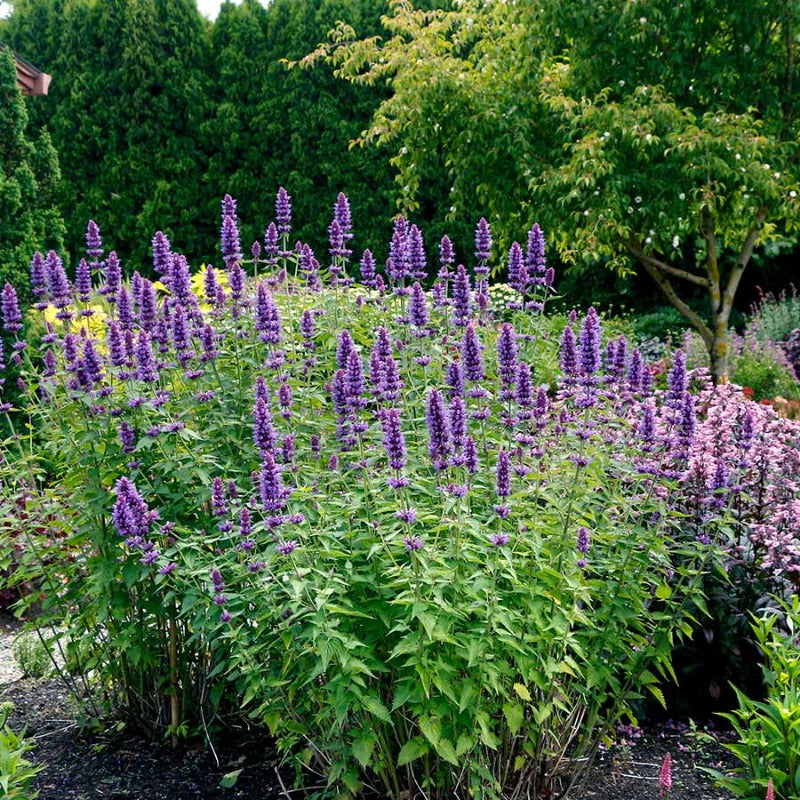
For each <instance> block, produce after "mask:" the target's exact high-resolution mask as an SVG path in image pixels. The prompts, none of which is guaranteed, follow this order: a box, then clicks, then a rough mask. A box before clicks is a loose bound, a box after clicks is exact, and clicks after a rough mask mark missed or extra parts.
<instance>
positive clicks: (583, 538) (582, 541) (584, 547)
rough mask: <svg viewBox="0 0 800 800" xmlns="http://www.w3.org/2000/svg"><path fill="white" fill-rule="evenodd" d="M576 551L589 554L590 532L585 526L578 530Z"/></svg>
mask: <svg viewBox="0 0 800 800" xmlns="http://www.w3.org/2000/svg"><path fill="white" fill-rule="evenodd" d="M576 549H577V551H578V552H579V553H581V554H583V553H588V552H589V531H588V530H587V529H586V528H584V527H583V526H581V527H580V528H578V540H577V544H576Z"/></svg>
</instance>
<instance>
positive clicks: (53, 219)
mask: <svg viewBox="0 0 800 800" xmlns="http://www.w3.org/2000/svg"><path fill="white" fill-rule="evenodd" d="M27 121H28V112H27V108H26V100H25V98H24V97H23V96H22V92H21V91H20V89H19V87H18V86H17V71H16V67H15V65H14V57H13V56H12V54H11V51H10V50H9V49H8V48H4V49H2V50H0V286H2V285H3V284H4V283H5V282H6V281H10V282H13V283H14V284H16V286H17V287H18V288H19V289H20V290H24V287H25V286H26V284H27V277H28V265H29V263H30V259H31V256H32V255H33V253H34V251H35V250H46V249H49V248H51V247H55V248H58V247H61V245H62V244H63V236H64V222H63V220H62V219H61V216H60V214H59V212H58V210H57V208H56V206H55V203H54V200H53V195H54V190H55V186H56V183H57V181H58V178H59V169H58V158H57V156H56V152H55V150H54V149H53V145H52V142H51V140H50V136H49V135H48V133H47V131H45V130H42V131H41V132H40V133H39V135H38V136H37V137H36V138H32V136H31V132H30V131H29V130H27Z"/></svg>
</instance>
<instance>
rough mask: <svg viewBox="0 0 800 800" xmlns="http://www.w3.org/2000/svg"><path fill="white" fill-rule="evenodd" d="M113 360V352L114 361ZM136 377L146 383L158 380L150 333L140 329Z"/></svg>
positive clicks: (137, 344) (137, 342) (137, 345)
mask: <svg viewBox="0 0 800 800" xmlns="http://www.w3.org/2000/svg"><path fill="white" fill-rule="evenodd" d="M113 360H114V359H113V353H112V363H113ZM124 361H125V359H123V362H124ZM136 377H137V378H138V379H139V380H140V381H144V382H145V383H155V382H156V381H157V380H158V366H157V365H156V360H155V357H154V356H153V347H152V345H151V343H150V334H149V333H148V332H147V331H145V330H142V331H139V338H138V339H137V341H136Z"/></svg>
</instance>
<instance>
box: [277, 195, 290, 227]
mask: <svg viewBox="0 0 800 800" xmlns="http://www.w3.org/2000/svg"><path fill="white" fill-rule="evenodd" d="M275 221H276V222H277V223H278V233H280V234H287V233H289V232H290V231H291V230H292V198H291V197H290V195H289V193H288V192H287V191H286V189H284V188H283V186H281V187H280V188H279V189H278V196H277V197H276V198H275Z"/></svg>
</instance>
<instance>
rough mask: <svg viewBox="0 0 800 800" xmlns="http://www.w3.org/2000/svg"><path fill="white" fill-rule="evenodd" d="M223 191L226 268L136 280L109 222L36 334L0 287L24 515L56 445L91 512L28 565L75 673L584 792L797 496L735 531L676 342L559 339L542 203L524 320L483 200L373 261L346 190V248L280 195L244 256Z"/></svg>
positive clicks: (299, 732) (141, 692) (144, 714)
mask: <svg viewBox="0 0 800 800" xmlns="http://www.w3.org/2000/svg"><path fill="white" fill-rule="evenodd" d="M221 210H222V214H221V251H222V254H223V258H224V262H225V268H224V269H219V270H217V269H214V268H213V267H206V268H204V269H203V270H201V271H199V272H197V273H196V274H195V275H194V276H192V275H191V274H190V271H189V266H188V263H187V260H186V259H185V258H184V257H183V256H182V255H180V254H179V253H177V252H174V251H173V250H172V248H171V246H170V243H169V241H168V239H167V237H165V236H164V235H163V234H162V233H158V234H156V236H155V238H154V240H153V260H154V266H155V270H156V272H157V274H158V275H159V276H160V281H159V282H158V283H153V282H151V281H150V280H149V279H147V278H146V277H143V276H142V275H141V274H138V273H135V274H134V275H133V276H132V278H131V279H130V281H123V280H122V279H121V277H120V270H119V261H118V259H117V257H116V255H115V254H114V253H106V252H105V251H104V249H103V245H102V242H101V239H100V233H99V230H98V229H97V226H96V225H94V223H90V226H89V230H88V232H87V245H88V250H87V254H86V258H84V259H81V260H80V261H79V264H78V267H77V269H76V274H75V279H74V282H73V281H70V280H69V279H68V277H67V275H66V273H65V271H64V268H63V263H62V261H61V259H60V258H59V257H58V255H57V254H56V253H55V252H50V253H48V254H47V255H46V256H43V255H41V254H37V255H36V256H35V257H34V259H33V262H32V278H33V281H32V282H33V286H34V293H35V297H36V301H37V303H36V305H37V308H35V309H34V310H33V311H31V315H32V316H35V317H38V318H39V320H40V322H39V326H40V330H41V331H42V333H41V334H40V335H39V336H38V337H37V339H36V340H34V337H33V336H31V337H30V338H31V341H27V340H25V339H24V338H23V334H22V330H23V321H22V314H21V312H20V310H19V307H18V304H17V302H16V298H15V296H14V292H13V289H12V288H11V287H10V286H7V287H5V288H4V289H3V298H2V299H3V304H2V316H3V325H4V328H5V330H6V331H7V332H8V333H9V334H10V335H11V336H12V338H13V339H14V345H13V348H12V351H11V360H12V361H17V362H19V366H20V369H22V371H23V378H24V391H25V394H24V396H23V397H24V402H22V403H20V404H19V405H18V406H17V407H11V406H10V404H8V403H6V404H5V405H4V407H3V410H4V412H5V413H7V414H8V417H9V424H10V425H12V426H14V427H13V429H12V436H11V437H9V439H8V440H7V441H6V442H5V443H4V445H3V447H4V450H5V452H7V453H8V454H9V455H8V461H9V462H11V461H12V460H13V463H15V464H17V465H19V466H18V468H17V473H16V480H17V481H24V482H25V486H26V488H28V489H29V490H30V497H29V499H26V500H25V503H24V507H23V508H22V509H21V513H26V511H27V509H28V507H29V506H30V507H31V508H33V507H36V505H37V501H38V498H37V497H36V493H38V492H41V491H43V490H44V488H45V484H46V482H45V481H43V480H42V473H41V470H42V468H43V467H44V465H47V468H48V469H50V470H52V473H53V474H55V475H58V476H59V488H58V491H57V492H55V493H53V495H52V496H54V497H56V498H58V501H59V502H60V503H62V505H63V509H64V511H63V513H64V516H65V517H66V518H67V519H68V520H69V524H68V525H67V524H65V525H64V528H65V535H64V537H63V538H58V539H50V540H43V539H42V540H38V541H34V542H32V544H31V546H30V547H27V548H26V550H25V552H26V554H27V556H28V557H27V560H26V562H25V569H23V570H20V572H21V577H27V578H28V579H36V580H37V581H40V582H41V584H42V585H43V586H44V587H45V590H46V591H45V592H44V598H43V599H42V600H41V605H42V610H43V613H44V615H45V619H50V620H52V621H53V622H58V623H63V624H64V625H65V626H66V631H65V635H64V638H63V641H62V647H63V649H64V651H65V654H66V658H67V666H68V668H70V669H71V670H72V671H73V672H74V674H76V675H78V676H81V675H82V676H88V674H89V673H90V672H91V673H92V674H93V675H94V679H95V684H94V689H95V696H97V695H98V694H100V695H102V696H104V697H106V698H110V699H111V701H112V702H113V703H114V704H118V705H119V707H121V708H122V709H124V710H125V711H126V712H127V714H128V716H129V718H130V719H131V720H132V721H135V722H137V723H138V724H139V725H141V726H144V727H147V728H149V729H150V730H157V731H160V732H162V733H166V734H167V735H171V736H172V737H173V738H174V737H177V736H179V735H183V734H186V733H189V732H190V731H191V730H192V729H194V728H199V727H201V726H203V725H204V723H205V721H206V720H207V719H210V718H211V717H212V716H213V715H214V714H215V713H218V712H220V711H224V710H225V709H226V708H230V707H235V708H239V707H240V706H243V707H244V708H245V709H247V710H248V711H249V713H251V714H252V715H253V716H254V717H255V718H256V719H258V720H260V721H261V722H263V723H264V724H266V725H267V726H268V727H269V729H270V730H271V731H272V733H273V734H274V735H275V737H276V738H277V741H278V744H279V747H280V748H281V749H282V751H284V752H285V753H286V754H287V755H291V756H292V757H293V758H294V760H295V763H296V764H297V765H298V770H300V769H301V768H303V767H304V768H307V769H310V770H312V771H316V772H318V773H320V774H321V775H322V777H323V779H324V782H325V783H326V784H327V785H328V786H330V787H331V789H332V790H335V791H337V792H340V793H343V794H345V793H350V794H356V793H358V792H360V791H362V790H363V789H365V788H370V789H374V790H376V791H380V792H382V793H385V794H387V795H388V796H390V797H394V798H400V797H403V796H406V794H407V793H408V792H411V793H414V792H416V791H420V790H421V791H423V792H425V793H426V794H427V795H428V796H430V797H454V796H460V797H467V796H474V797H501V796H505V797H512V798H515V797H523V796H529V795H530V796H541V797H544V796H550V797H552V796H564V795H565V794H566V793H567V792H569V790H570V787H572V786H574V785H575V783H576V782H578V781H579V780H580V778H581V776H582V775H583V773H584V770H585V768H586V766H587V764H588V763H589V761H590V760H591V757H592V755H593V754H594V753H595V752H596V750H597V747H598V746H599V743H600V741H601V740H602V739H603V738H604V737H605V736H607V734H608V732H609V731H610V730H611V729H612V728H613V726H614V725H615V724H616V723H617V722H619V721H620V720H623V719H626V718H627V719H632V718H633V706H634V704H635V703H637V702H638V701H639V700H640V699H641V697H642V696H643V695H646V694H652V695H653V696H655V697H656V698H661V690H660V688H659V686H658V683H659V680H660V679H661V678H664V677H669V676H670V675H671V666H670V654H671V651H672V647H673V645H674V643H675V642H676V641H679V640H680V639H681V638H682V637H684V636H686V635H687V634H688V633H689V632H690V631H691V627H692V624H693V622H694V621H695V619H696V618H697V617H698V615H699V614H701V613H702V612H703V608H704V600H703V596H702V592H701V591H699V589H700V586H701V583H702V581H703V577H704V575H705V574H706V573H707V571H708V570H709V569H712V568H713V567H714V565H715V564H720V563H724V562H722V561H721V559H722V557H723V555H724V554H725V553H727V552H728V551H729V549H730V548H731V547H732V546H736V545H738V544H739V543H740V540H741V541H744V540H745V539H747V538H748V537H750V536H752V535H755V533H756V532H757V531H761V532H762V533H763V536H764V542H765V546H766V548H767V552H773V551H774V550H775V547H776V545H774V544H770V542H772V539H770V538H769V537H768V536H767V533H766V531H764V530H763V529H762V528H758V529H757V528H756V525H757V523H761V524H762V525H766V524H769V525H772V526H779V525H781V524H782V517H780V516H777V517H776V516H775V514H777V513H778V512H779V511H780V509H781V508H783V506H781V505H780V503H778V502H777V500H776V498H772V499H773V501H774V502H772V503H771V504H770V505H768V506H765V507H764V515H763V517H761V518H759V519H751V518H749V517H748V518H742V520H741V526H740V527H739V528H737V529H736V535H737V536H738V537H739V539H736V540H734V541H732V540H731V538H730V537H731V534H730V532H729V523H728V515H729V514H730V513H733V512H730V511H729V510H728V508H729V507H728V505H727V501H728V499H729V498H735V497H739V495H737V494H735V490H734V486H733V485H730V486H729V485H728V484H727V483H726V481H725V480H723V479H722V478H719V476H717V477H713V476H712V477H711V478H709V476H708V475H707V474H706V473H705V472H702V470H700V467H699V466H698V463H699V464H701V465H702V464H707V463H708V461H707V460H705V461H703V460H700V461H696V455H695V451H694V449H693V448H694V447H695V434H696V430H697V426H698V423H702V422H703V416H702V415H703V414H704V413H706V408H705V407H701V408H700V409H699V410H700V411H701V416H700V417H699V418H698V416H697V414H696V410H697V409H696V401H695V396H694V394H693V393H692V392H690V391H689V386H690V384H689V376H688V375H687V372H686V363H685V357H684V355H683V353H682V351H677V352H676V354H675V356H674V359H673V364H672V367H671V369H670V371H669V375H668V380H667V383H666V386H665V388H664V389H660V390H655V389H654V388H653V374H652V372H651V370H650V368H649V367H648V366H646V365H645V364H644V363H643V360H642V357H641V353H639V352H638V351H637V350H636V349H635V348H631V347H629V345H628V343H627V340H626V339H625V337H623V336H613V337H609V336H605V337H604V334H603V330H602V326H601V321H600V318H599V315H598V314H597V313H596V312H595V311H594V309H590V310H589V312H588V313H587V314H586V316H585V318H584V319H582V320H579V319H578V317H577V315H576V314H574V313H573V314H571V315H570V316H569V317H568V318H567V319H566V320H565V321H564V322H565V323H566V324H565V325H563V330H562V331H561V334H560V341H559V342H558V343H556V342H555V341H554V339H555V337H554V336H552V335H550V336H544V335H542V332H543V331H547V329H548V325H547V323H546V322H545V323H543V322H542V316H541V313H542V311H543V309H544V306H545V304H546V302H547V301H548V299H549V298H550V297H551V296H552V292H553V282H554V273H553V270H552V268H548V267H547V263H546V260H545V254H544V238H543V234H542V232H541V230H540V229H539V228H538V226H534V227H533V228H532V229H531V230H530V232H529V235H528V240H527V244H526V246H523V247H521V246H519V245H513V246H512V247H511V254H510V256H509V259H508V265H507V266H508V279H509V285H510V286H511V291H510V292H508V291H507V292H506V295H507V296H506V298H505V302H504V304H503V305H502V306H501V302H502V301H501V300H500V299H499V298H498V297H497V296H496V297H495V301H494V306H495V311H496V312H498V313H500V314H501V315H502V317H503V319H502V321H501V320H499V319H496V318H495V317H494V315H493V311H492V298H491V294H490V292H489V288H488V274H489V272H490V270H491V268H492V265H493V264H494V263H496V262H495V258H494V248H493V244H492V238H491V230H490V228H489V225H488V224H487V223H486V221H485V220H481V221H480V222H479V224H478V226H477V230H476V235H475V245H474V253H473V254H472V255H468V256H466V257H463V258H457V256H456V254H455V253H454V252H453V247H452V243H451V242H450V240H449V239H447V238H444V239H443V240H442V241H441V242H440V246H439V252H438V258H437V259H436V260H435V264H434V263H431V261H432V259H429V257H428V255H427V253H426V250H425V248H424V246H423V240H422V234H421V232H420V230H419V229H418V228H417V226H416V225H414V224H411V223H410V222H409V221H408V220H406V219H405V218H402V217H400V218H398V219H397V220H396V221H395V223H394V228H393V232H392V241H391V246H390V251H389V252H390V255H389V259H388V260H387V266H386V271H385V272H380V271H378V270H376V265H375V259H374V257H373V255H372V253H370V252H369V251H365V252H363V254H362V255H361V257H360V259H359V260H358V262H356V260H355V259H354V258H352V255H353V253H352V251H353V236H354V233H353V229H352V222H351V214H350V208H349V203H348V201H347V198H346V197H345V196H344V195H340V196H339V197H338V198H337V201H336V204H335V208H334V218H333V220H332V221H331V223H330V227H329V239H330V242H329V251H328V254H327V255H326V256H325V257H324V258H323V259H322V260H319V259H318V258H317V257H316V256H315V254H314V253H313V252H312V250H311V249H310V248H309V247H308V246H304V245H297V246H296V247H294V248H292V247H291V245H290V242H291V231H292V210H291V202H290V198H289V196H288V194H287V193H286V192H285V191H283V190H281V191H280V192H279V194H278V198H277V201H276V213H275V219H274V221H273V222H272V223H270V225H269V226H268V227H267V232H266V237H265V240H264V242H263V245H261V246H260V247H259V248H258V249H256V250H255V251H254V252H253V257H252V259H247V260H244V259H243V255H242V252H241V247H240V243H239V227H238V223H239V219H238V211H237V207H236V202H235V201H234V200H233V199H232V198H231V197H229V196H226V197H225V199H224V200H223V203H222V209H221ZM459 261H463V262H466V263H467V264H468V265H469V266H470V267H471V268H470V269H467V268H465V267H464V265H463V264H460V263H459ZM245 266H246V267H247V268H248V269H249V270H251V271H252V273H253V277H247V276H246V275H245V272H244V267H245ZM429 273H435V278H434V279H433V287H432V289H431V290H430V292H425V291H424V289H423V288H422V282H423V281H424V280H425V279H426V277H427V275H428V274H429ZM356 274H357V275H358V277H359V278H360V281H358V282H356V281H355V280H354V276H355V275H356ZM556 352H557V353H558V355H557V356H556ZM556 357H557V358H558V363H559V369H558V373H557V374H556V375H554V376H553V380H552V384H551V385H550V386H549V387H545V386H542V385H540V377H539V373H538V365H539V364H540V362H541V361H542V360H544V362H545V363H552V361H553V359H554V358H556ZM712 407H714V408H716V406H714V405H713V403H709V404H708V408H712ZM708 413H710V412H708ZM764 413H766V411H765V412H764ZM747 419H748V418H747V414H746V413H744V412H743V415H742V417H741V419H740V418H738V417H737V418H736V420H734V423H735V426H737V427H736V430H737V431H738V433H737V435H736V437H735V438H734V441H735V442H736V443H737V445H739V444H741V443H742V442H744V441H746V440H747V441H750V440H751V439H752V438H753V437H754V436H755V437H766V435H767V433H766V429H767V428H768V427H769V426H773V427H775V426H778V425H779V424H780V425H786V426H787V427H786V428H784V429H782V430H781V436H776V437H774V438H772V439H771V440H770V441H772V442H773V445H772V446H773V450H770V451H769V458H770V459H773V460H771V461H769V469H767V468H766V467H765V468H764V469H762V470H761V472H759V473H758V475H754V476H753V481H754V486H758V485H761V484H758V480H759V478H760V480H762V481H763V482H765V483H764V485H767V484H768V485H773V484H774V485H775V486H778V485H779V481H782V480H783V477H784V472H783V471H788V472H787V473H786V474H789V472H791V474H797V469H796V468H795V467H794V466H793V464H794V462H793V461H792V457H791V455H787V453H789V454H790V453H791V452H792V449H793V447H794V446H795V445H796V444H797V439H798V432H797V430H796V429H795V428H792V427H789V426H788V423H785V422H781V423H778V422H776V421H775V420H773V419H772V418H769V419H767V418H766V417H765V418H763V426H762V418H761V417H759V418H758V420H759V421H758V425H756V426H755V427H753V426H754V420H753V419H752V418H751V419H750V422H749V423H748V422H747ZM748 424H749V425H750V428H748ZM759 426H762V427H763V430H762V427H759ZM775 429H776V430H777V428H775ZM748 430H749V431H750V433H747V431H748ZM770 430H772V428H770ZM14 431H18V432H19V434H18V433H15V432H14ZM26 432H27V433H26ZM40 432H41V433H40ZM44 432H46V435H43V434H44ZM737 437H738V438H737ZM748 437H750V438H749V439H748ZM702 441H703V442H705V441H706V440H702ZM758 441H759V442H760V441H761V439H758ZM774 442H778V444H777V445H775V444H774ZM751 444H753V442H751ZM741 446H742V447H744V444H741ZM753 446H754V447H755V445H754V444H753ZM732 452H733V451H732ZM754 452H759V453H761V452H762V451H761V450H760V449H756V450H754ZM796 452H800V451H796ZM718 461H720V457H718ZM737 463H738V462H737ZM25 465H27V466H28V467H29V471H28V472H26V470H25V469H24V468H23V467H24V466H25ZM782 470H783V471H782ZM792 470H793V472H792ZM773 471H774V474H773ZM9 480H12V481H13V480H14V477H13V476H9ZM687 481H688V482H689V483H686V482H687ZM780 485H781V486H783V485H784V484H783V483H781V484H780ZM685 486H691V489H692V491H691V494H690V495H689V498H688V499H687V498H686V497H684V492H683V491H682V488H683V487H685ZM787 491H788V490H787ZM793 491H794V495H792V494H791V492H790V496H789V498H788V499H786V502H787V503H788V502H791V499H792V497H795V496H796V494H797V492H796V487H795V489H794V490H793ZM721 499H723V500H724V501H725V502H722V503H720V502H719V501H720V500H721ZM10 513H11V514H12V515H13V514H18V513H20V511H19V510H16V509H15V507H10ZM12 524H13V519H12ZM792 563H793V562H792ZM785 572H786V574H787V575H788V574H789V573H791V572H793V569H788V568H786V570H785ZM76 682H77V679H76ZM90 688H91V687H90Z"/></svg>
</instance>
